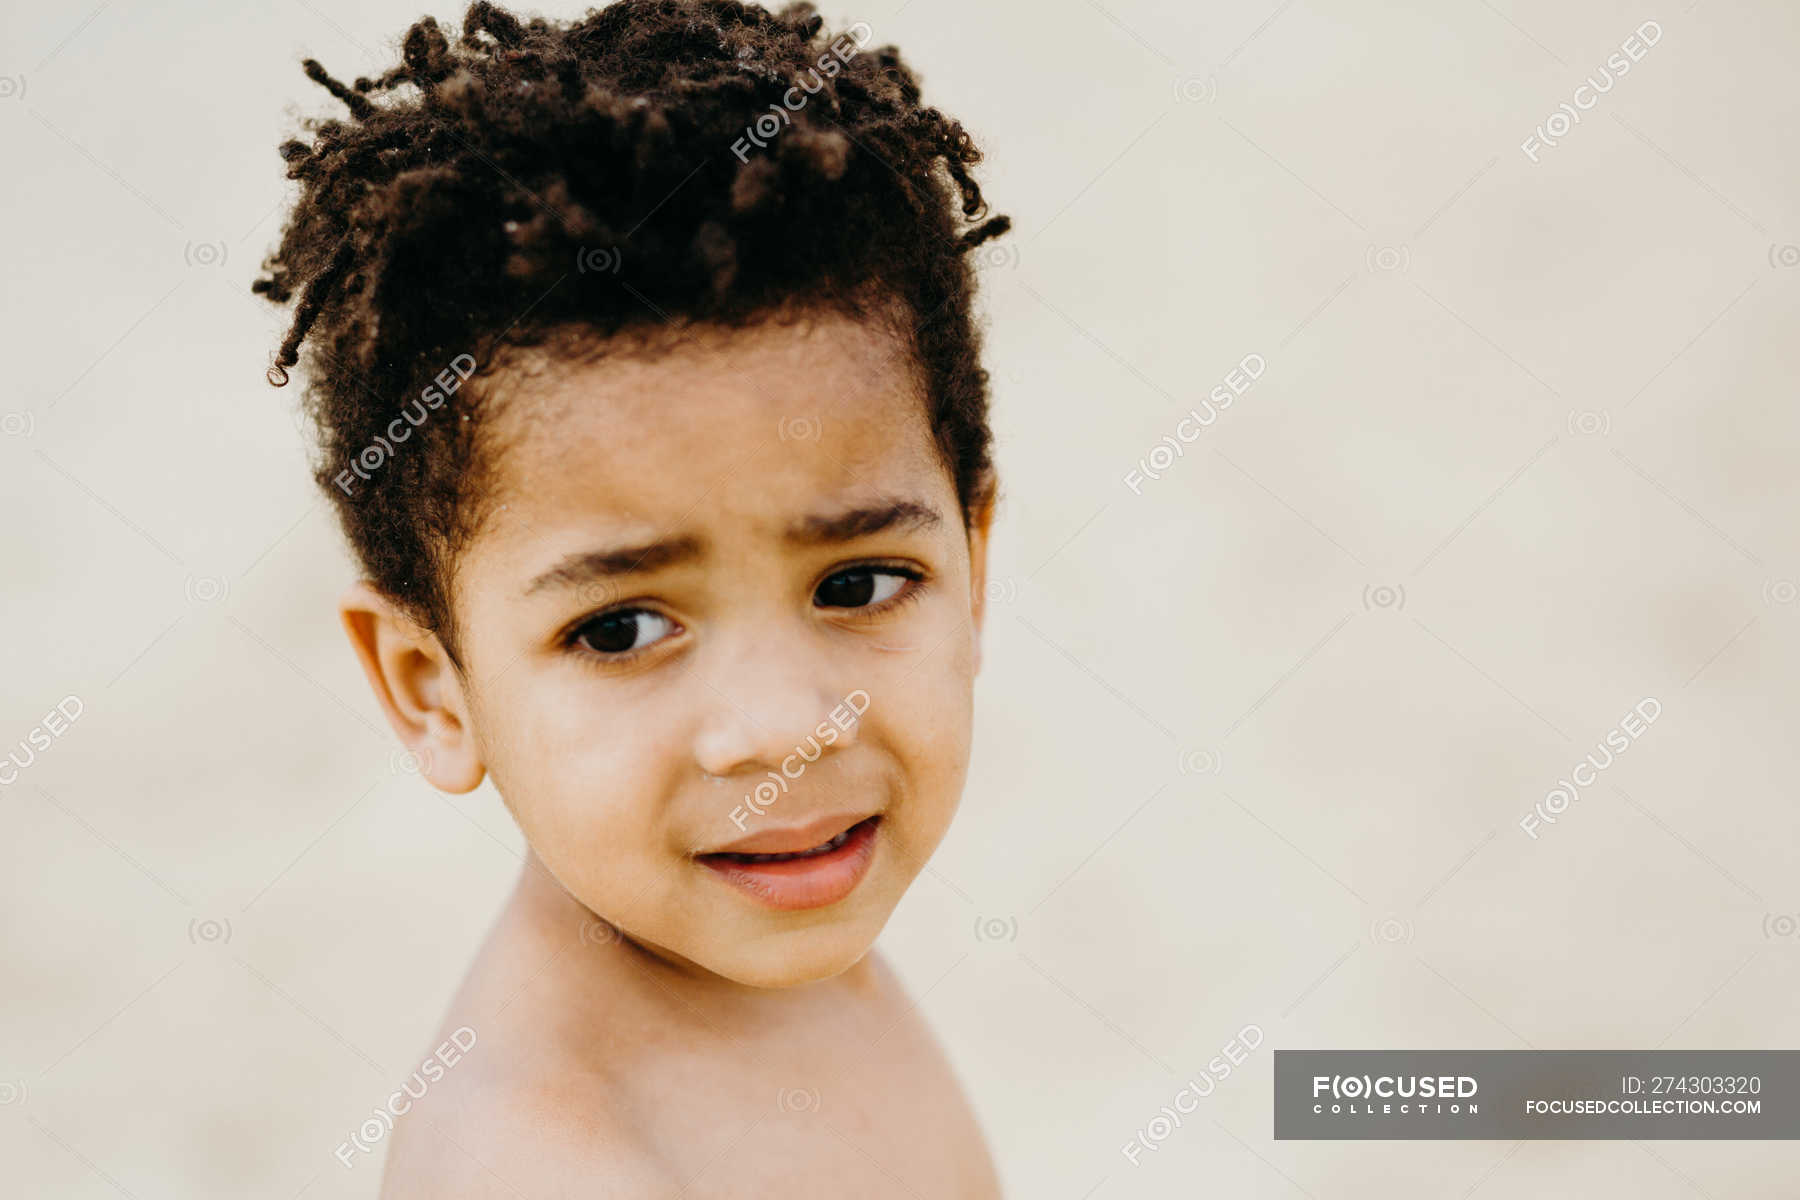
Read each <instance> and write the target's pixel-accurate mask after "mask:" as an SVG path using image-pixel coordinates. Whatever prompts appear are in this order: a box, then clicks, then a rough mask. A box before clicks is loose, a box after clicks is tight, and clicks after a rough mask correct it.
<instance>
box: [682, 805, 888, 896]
mask: <svg viewBox="0 0 1800 1200" xmlns="http://www.w3.org/2000/svg"><path fill="white" fill-rule="evenodd" d="M834 820H835V821H837V822H839V823H836V824H832V823H829V822H828V823H826V824H825V826H824V828H825V832H824V834H823V836H821V837H818V838H817V839H816V840H814V841H812V842H811V843H810V846H816V845H820V844H822V843H824V842H827V841H829V840H831V839H832V838H833V837H835V836H837V834H839V833H847V834H848V836H847V837H846V838H845V839H844V843H843V845H841V846H838V847H836V848H835V849H832V850H828V851H826V852H825V853H823V854H814V855H808V856H807V857H805V858H789V859H782V860H780V861H765V862H743V861H741V860H739V859H735V858H731V857H727V855H728V854H782V853H793V852H794V851H793V850H792V849H776V850H743V849H733V850H731V851H715V852H713V853H710V854H700V855H696V856H695V859H696V861H698V862H699V863H700V864H701V865H702V866H704V867H706V868H708V869H709V870H711V871H712V872H713V873H714V874H715V875H717V876H718V877H719V878H720V879H721V880H722V881H724V882H725V883H728V884H730V885H732V886H733V887H735V888H737V889H738V890H739V891H741V892H743V893H744V894H745V895H747V896H749V897H750V898H751V899H752V900H755V901H757V902H758V903H759V904H762V905H765V906H766V907H768V908H773V909H779V910H782V911H794V910H798V909H806V908H823V907H824V906H825V905H827V904H836V903H837V902H838V901H839V900H842V899H843V898H844V897H846V896H848V895H849V894H850V893H851V892H853V891H855V890H856V885H857V884H859V883H861V882H862V881H863V877H864V876H865V875H867V874H868V873H869V866H870V864H871V863H872V862H873V861H874V858H875V848H876V833H877V832H878V830H879V827H880V825H881V817H880V815H879V814H877V815H875V816H872V817H865V818H863V819H862V820H860V821H856V822H855V823H854V824H852V825H850V827H849V828H848V829H847V830H846V829H845V827H844V825H843V824H842V823H841V821H842V819H841V818H834ZM818 826H819V823H818V822H815V823H814V824H813V825H810V826H804V827H798V829H799V830H805V831H807V836H811V832H810V831H811V830H813V829H815V828H818ZM797 832H798V830H783V831H771V837H773V836H774V835H775V834H776V833H779V834H780V835H781V836H782V837H783V838H784V841H785V844H787V845H789V846H791V845H792V843H793V842H794V840H795V837H796V835H797ZM762 836H763V835H760V834H759V835H758V837H759V838H760V837H762ZM755 841H757V838H746V839H744V841H743V842H740V843H738V846H740V847H741V846H743V845H746V844H748V843H752V842H755ZM800 848H801V849H806V848H809V847H800Z"/></svg>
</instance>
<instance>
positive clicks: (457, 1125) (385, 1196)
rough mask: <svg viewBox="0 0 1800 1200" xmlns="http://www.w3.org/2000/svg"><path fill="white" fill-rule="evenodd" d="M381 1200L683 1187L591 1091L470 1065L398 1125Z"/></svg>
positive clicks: (552, 1198)
mask: <svg viewBox="0 0 1800 1200" xmlns="http://www.w3.org/2000/svg"><path fill="white" fill-rule="evenodd" d="M392 1142H393V1144H392V1146H391V1147H390V1148H389V1150H388V1159H387V1166H386V1168H385V1171H384V1174H383V1176H382V1188H381V1200H488V1198H489V1197H492V1198H493V1200H519V1198H521V1197H528V1198H529V1200H557V1198H561V1197H565V1196H566V1197H570V1198H571V1200H573V1198H574V1197H582V1198H584V1200H586V1198H589V1197H594V1198H600V1197H613V1196H617V1197H621V1198H623V1197H642V1198H645V1200H660V1198H663V1197H671V1198H672V1197H674V1196H676V1195H677V1194H678V1193H679V1190H680V1183H679V1181H678V1180H676V1179H675V1178H674V1177H673V1176H672V1175H670V1174H669V1172H668V1171H667V1170H666V1169H665V1168H664V1167H663V1165H662V1164H661V1163H659V1162H658V1160H657V1159H656V1157H655V1156H654V1155H653V1154H652V1153H651V1152H650V1150H649V1148H648V1146H647V1145H645V1144H644V1143H643V1142H642V1141H641V1140H640V1139H639V1138H638V1137H637V1136H636V1135H635V1134H634V1132H633V1130H632V1128H631V1123H630V1121H629V1120H628V1119H627V1118H626V1117H625V1116H624V1114H623V1113H622V1112H620V1111H618V1110H617V1108H616V1106H614V1105H610V1104H607V1103H605V1101H604V1099H603V1098H600V1099H597V1098H596V1096H595V1095H594V1093H593V1090H592V1089H590V1088H587V1087H583V1086H579V1085H571V1084H567V1083H565V1084H560V1085H557V1084H546V1083H544V1082H542V1081H541V1080H534V1079H530V1078H528V1077H526V1076H525V1075H524V1074H523V1073H518V1072H505V1071H495V1070H492V1069H485V1068H483V1069H472V1070H470V1071H468V1072H466V1073H457V1074H455V1075H452V1076H446V1078H445V1079H444V1080H443V1081H442V1082H441V1083H439V1084H437V1085H435V1086H434V1087H433V1089H432V1090H431V1092H430V1093H429V1094H428V1095H426V1096H424V1097H423V1098H421V1099H420V1100H419V1101H418V1102H417V1103H416V1104H415V1105H414V1107H413V1108H412V1110H411V1111H409V1112H408V1113H407V1114H406V1115H405V1116H404V1117H402V1118H401V1119H399V1120H398V1121H396V1123H395V1127H394V1132H393V1135H392Z"/></svg>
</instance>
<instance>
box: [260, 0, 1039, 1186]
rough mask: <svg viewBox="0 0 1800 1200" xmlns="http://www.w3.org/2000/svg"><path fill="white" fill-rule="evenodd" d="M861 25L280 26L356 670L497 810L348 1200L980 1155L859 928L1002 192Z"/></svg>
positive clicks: (846, 1177)
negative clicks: (434, 990) (423, 1017)
mask: <svg viewBox="0 0 1800 1200" xmlns="http://www.w3.org/2000/svg"><path fill="white" fill-rule="evenodd" d="M856 30H861V31H862V33H863V34H864V36H862V37H860V38H859V37H857V36H854V33H855V31H856ZM867 33H868V30H867V27H866V26H858V27H853V30H852V32H850V33H845V34H840V35H827V34H825V33H824V32H822V31H821V21H820V19H819V18H818V17H817V16H816V15H815V14H814V12H813V10H812V9H811V7H810V6H806V5H797V6H794V7H790V8H788V9H785V10H783V11H782V12H781V13H780V14H779V15H771V14H769V13H768V12H766V11H764V10H762V9H760V8H757V7H754V6H748V5H741V4H737V3H734V2H732V0H625V2H624V3H619V4H615V5H613V6H611V7H609V8H606V9H604V10H597V11H592V12H589V13H588V14H587V15H585V16H584V17H582V18H580V19H578V20H576V21H573V22H571V23H568V24H557V23H551V22H547V21H545V20H541V19H537V20H532V21H530V22H521V21H520V20H519V19H517V18H515V17H513V16H511V15H509V14H507V13H506V12H504V11H502V10H500V9H497V8H495V7H493V6H491V5H489V4H486V3H477V4H475V5H473V6H472V7H471V8H470V9H469V11H468V13H467V15H466V17H465V20H464V28H463V31H462V33H461V35H460V37H459V38H458V40H457V41H456V42H455V43H452V42H451V41H450V40H449V39H448V38H447V37H446V36H445V34H444V33H443V32H442V31H441V30H440V28H439V27H438V25H437V24H436V22H435V21H433V20H432V19H431V18H429V17H427V18H425V19H423V20H421V21H420V22H418V23H417V24H415V25H414V26H413V27H412V28H411V29H410V30H409V31H408V32H407V34H406V35H405V39H404V42H403V48H402V57H403V60H404V61H403V62H402V64H401V65H400V66H397V67H395V68H394V69H393V70H391V71H389V72H387V73H386V74H384V75H383V76H381V77H380V78H378V79H372V80H371V79H358V80H356V81H355V83H354V85H353V86H346V85H344V84H342V83H340V82H339V81H337V80H335V79H333V78H331V77H330V76H329V75H328V74H326V72H325V70H324V69H323V68H322V67H321V66H320V65H319V64H318V63H316V62H313V61H311V60H308V61H307V62H306V64H305V65H306V70H307V73H308V75H309V76H311V77H312V78H313V79H314V80H316V81H317V82H319V83H320V84H322V85H323V86H325V87H326V88H327V89H328V90H330V91H331V92H332V94H333V95H334V96H336V97H337V98H338V99H339V100H341V101H342V102H344V103H345V104H346V105H347V106H348V107H349V109H350V113H351V117H352V118H353V120H352V121H350V122H343V121H336V120H331V121H322V122H309V128H311V129H312V130H313V131H314V132H315V133H316V135H317V136H316V138H315V140H314V142H313V143H312V144H310V145H309V144H306V143H304V142H300V141H290V142H288V143H286V144H285V145H284V146H283V147H282V153H283V156H284V157H285V158H286V159H287V161H288V163H289V169H288V174H289V177H290V178H293V179H296V180H298V181H300V183H301V190H300V195H299V198H298V200H297V202H296V207H295V209H294V211H293V213H292V214H291V215H290V217H289V220H288V223H287V226H286V229H285V231H284V234H283V238H282V242H281V246H280V248H279V249H278V251H277V252H276V253H275V254H273V255H271V257H270V258H269V259H268V260H267V261H266V262H265V264H264V266H265V271H266V277H265V278H263V279H260V280H258V281H257V284H256V290H257V291H259V292H261V293H263V294H265V295H267V296H268V297H269V298H270V299H272V300H275V301H277V302H284V301H287V300H290V299H296V298H297V303H296V306H295V316H294V322H293V325H292V327H291V329H290V331H289V333H288V336H287V337H286V338H285V339H284V341H283V343H282V345H281V348H280V350H279V351H278V352H277V355H276V359H275V361H274V363H273V365H271V367H270V372H269V377H270V381H271V382H273V383H277V384H280V383H283V382H285V381H286V372H285V370H284V368H285V367H287V366H290V365H293V364H295V363H297V362H298V361H299V358H300V354H299V350H300V347H301V344H302V342H305V343H306V348H307V350H308V358H307V363H306V370H307V376H308V384H309V386H308V394H307V406H308V411H309V413H310V415H311V416H312V418H313V420H314V422H315V423H316V426H317V429H318V432H319V441H320V449H321V457H320V459H319V461H318V463H317V465H316V468H315V475H316V477H317V479H318V481H319V483H320V486H321V487H322V488H323V489H324V490H325V492H326V494H327V495H329V496H330V497H331V499H332V500H333V502H334V504H335V506H336V508H337V511H338V514H339V517H340V520H341V523H342V524H343V527H344V529H345V531H346V534H347V536H348V538H349V540H350V543H351V545H352V547H353V548H354V550H355V552H356V555H357V558H358V561H359V564H360V566H361V568H362V571H363V573H364V576H365V578H364V579H363V580H362V581H360V582H359V583H357V584H356V585H355V586H353V587H352V588H351V589H350V590H349V591H348V592H347V593H346V594H345V596H344V598H343V600H342V603H341V616H342V620H343V623H344V626H345V628H346V630H347V631H348V633H349V636H350V639H351V642H352V643H353V645H354V647H355V649H356V652H357V654H358V656H359V658H360V660H361V662H362V665H363V668H364V671H365V674H366V675H367V677H368V680H369V683H370V686H371V687H372V689H373V690H374V693H375V696H376V699H377V700H378V702H379V703H380V705H381V707H382V709H383V711H384V712H385V713H386V715H387V717H388V720H389V722H390V723H391V724H392V725H393V727H394V729H395V731H396V732H397V733H398V734H399V736H400V738H401V739H402V740H403V741H404V742H405V744H406V746H407V748H408V750H409V752H411V753H412V754H414V755H416V756H417V759H418V761H419V762H420V763H421V764H422V770H423V772H424V774H425V775H426V776H427V778H429V779H430V781H431V782H432V783H433V784H434V785H435V786H437V787H439V788H442V789H444V790H446V791H450V792H466V791H468V790H470V789H472V788H474V787H476V786H478V785H479V784H480V783H481V781H482V780H483V778H485V777H488V776H491V777H492V778H493V780H494V782H495V786H496V788H497V790H498V791H499V793H500V795H501V796H502V797H503V798H504V800H505V802H506V804H507V807H508V809H509V811H510V812H511V813H512V815H513V816H514V818H515V819H516V820H517V821H518V823H519V826H520V828H521V830H522V831H523V833H524V835H525V838H526V841H527V843H528V845H529V848H530V853H529V855H528V858H527V862H526V867H525V870H524V871H523V872H522V873H521V877H520V880H519V883H518V886H517V888H516V890H515V891H514V893H513V895H512V897H511V898H510V899H509V901H508V903H507V905H506V907H505V909H504V911H503V912H502V913H501V915H500V917H499V919H498V921H497V923H496V925H495V927H494V929H493V930H492V932H491V933H490V934H489V936H488V938H487V940H486V942H485V944H484V945H483V947H482V949H481V951H480V953H479V955H478V956H477V958H476V961H475V963H474V965H473V966H472V968H471V969H470V972H469V974H468V977H467V978H466V980H465V981H464V984H463V986H462V988H461V989H460V991H459V992H458V994H457V996H456V997H455V999H454V1000H453V1002H452V1004H451V1009H450V1012H449V1013H448V1015H447V1016H446V1019H445V1022H444V1026H443V1033H442V1034H441V1035H440V1037H439V1038H438V1039H435V1040H434V1044H437V1043H444V1042H446V1041H447V1040H449V1041H453V1042H454V1044H455V1046H456V1047H457V1048H459V1049H460V1050H461V1051H463V1053H461V1054H458V1053H456V1051H451V1052H450V1053H449V1054H448V1055H446V1056H440V1059H439V1060H437V1062H431V1061H428V1063H427V1065H428V1066H433V1067H437V1068H438V1069H437V1070H435V1071H433V1072H431V1073H430V1078H429V1079H426V1078H423V1077H421V1076H417V1075H416V1076H415V1077H414V1080H411V1081H408V1082H407V1084H406V1085H405V1086H404V1095H403V1096H401V1095H397V1096H396V1097H394V1098H393V1099H394V1101H395V1102H394V1103H393V1104H392V1105H390V1106H389V1110H390V1111H400V1112H407V1113H410V1115H409V1116H408V1117H407V1118H406V1119H404V1120H401V1121H399V1122H398V1123H397V1124H396V1125H395V1126H394V1133H393V1145H392V1146H391V1148H390V1150H389V1158H388V1169H387V1174H386V1176H385V1178H384V1188H383V1193H382V1194H383V1195H384V1196H387V1197H394V1198H406V1197H477V1196H480V1197H486V1196H496V1197H498V1196H529V1197H539V1196H545V1197H548V1196H565V1195H566V1196H577V1195H579V1196H583V1197H592V1196H631V1197H664V1196H667V1197H672V1196H676V1195H680V1194H686V1195H695V1196H745V1197H750V1196H771V1195H782V1196H793V1197H810V1196H827V1195H830V1196H841V1195H846V1194H850V1195H859V1196H928V1197H933V1198H934V1200H935V1198H937V1197H981V1196H993V1195H997V1194H998V1190H997V1184H996V1180H995V1175H994V1171H993V1167H992V1165H991V1163H990V1160H989V1157H988V1154H987V1151H986V1149H985V1147H984V1146H983V1143H982V1139H981V1135H980V1133H979V1131H978V1129H977V1128H976V1125H975V1122H974V1119H973V1117H972V1114H971V1112H970V1110H969V1108H968V1106H967V1104H966V1102H965V1100H964V1099H963V1096H962V1094H961V1091H960V1089H959V1087H958V1086H957V1083H956V1081H955V1079H954V1077H953V1075H952V1073H951V1072H950V1070H949V1069H948V1066H947V1064H946V1063H945V1061H944V1059H943V1056H942V1054H941V1053H940V1052H939V1050H938V1049H937V1047H936V1045H935V1043H934V1042H933V1040H932V1038H931V1035H930V1033H929V1032H928V1031H927V1030H926V1029H925V1028H924V1026H923V1025H922V1023H921V1022H920V1021H919V1020H918V1018H917V1016H916V1014H915V1013H914V1012H913V1010H912V1006H911V1003H910V1002H909V1001H908V1000H907V999H906V997H905V996H904V995H903V993H902V992H901V989H900V988H899V986H898V984H897V982H896V980H895V978H894V976H893V974H892V973H891V972H890V971H889V970H888V968H887V967H886V966H885V965H884V964H883V963H882V962H881V961H880V959H879V958H878V956H876V955H873V954H870V953H868V951H869V949H870V946H871V944H872V943H873V941H874V939H875V937H876V935H877V934H878V933H879V932H880V930H881V928H882V926H883V925H884V924H885V922H886V921H887V919H888V917H889V915H890V914H891V913H892V911H893V908H894V906H895V904H896V903H897V902H898V901H899V899H900V896H901V895H902V894H903V893H904V891H905V889H906V887H907V886H908V885H909V884H910V883H911V881H912V880H913V878H914V877H915V876H916V875H917V873H918V871H919V870H920V869H921V868H922V867H923V865H924V863H925V861H926V859H927V858H928V857H929V856H930V854H931V853H932V851H933V850H934V849H935V847H936V846H937V844H938V842H939V840H940V839H941V838H942V836H943V834H944V831H945V829H946V827H947V825H948V823H949V821H950V818H951V816H952V815H953V813H954V811H955V808H956V805H957V803H958V802H959V799H960V795H961V791H962V786H963V780H964V775H965V771H966V767H967V762H968V754H969V734H970V721H971V709H972V705H971V693H972V686H973V680H974V676H975V673H976V671H977V669H978V667H979V662H980V645H979V636H980V629H981V622H982V613H983V604H982V601H983V596H984V590H985V571H986V558H987V537H988V531H989V528H990V524H991V521H992V516H993V506H994V501H995V494H996V486H995V477H994V472H993V468H992V465H991V461H990V457H989V442H990V437H989V432H988V426H987V416H986V374H985V372H983V371H982V370H981V368H980V365H979V338H978V335H977V333H976V331H975V328H974V326H973V323H972V319H971V314H970V304H971V300H972V297H973V278H972V274H971V271H970V269H969V266H968V262H967V255H968V253H969V251H970V250H972V249H973V248H974V247H975V246H977V245H979V244H981V243H982V242H983V241H984V240H986V239H987V238H989V237H992V236H994V235H996V234H999V233H1002V232H1004V231H1005V230H1006V228H1007V225H1008V222H1007V220H1006V218H1004V217H996V218H993V219H990V220H988V221H986V222H985V223H980V224H972V223H973V222H975V221H976V220H977V219H978V218H980V217H981V216H982V215H983V213H984V211H985V205H984V204H983V203H982V200H981V194H980V190H979V188H978V187H977V185H976V184H975V182H974V180H973V179H972V178H971V176H970V175H969V172H968V167H969V165H970V164H973V163H975V162H978V161H979V158H980V156H979V153H978V152H977V150H976V149H975V147H974V146H973V145H972V144H971V142H970V140H969V138H968V137H967V135H966V134H965V133H964V132H963V130H962V128H961V126H960V125H958V124H957V123H956V122H955V121H953V120H950V119H949V118H946V117H945V116H943V115H942V114H941V113H939V112H937V111H936V110H935V109H931V108H927V107H923V106H921V104H920V102H919V90H918V87H917V84H916V82H915V81H914V78H913V76H912V73H911V71H910V70H909V69H908V68H907V67H906V66H905V65H904V63H903V62H902V61H901V60H900V58H899V56H898V53H897V52H896V51H895V50H894V49H893V48H892V47H879V48H871V47H869V46H868V45H867V44H866V43H867V41H868V38H867ZM402 89H407V90H406V91H404V92H403V91H402ZM377 97H380V101H379V102H378V100H377ZM309 338H310V340H309ZM415 397H416V398H415ZM440 1064H442V1065H441V1066H440ZM415 1083H416V1084H417V1087H416V1088H415V1087H414V1086H413V1085H414V1084H415ZM341 1157H347V1158H349V1159H350V1160H351V1162H352V1164H353V1162H354V1153H352V1152H351V1151H350V1150H345V1153H344V1155H342V1156H341Z"/></svg>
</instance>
